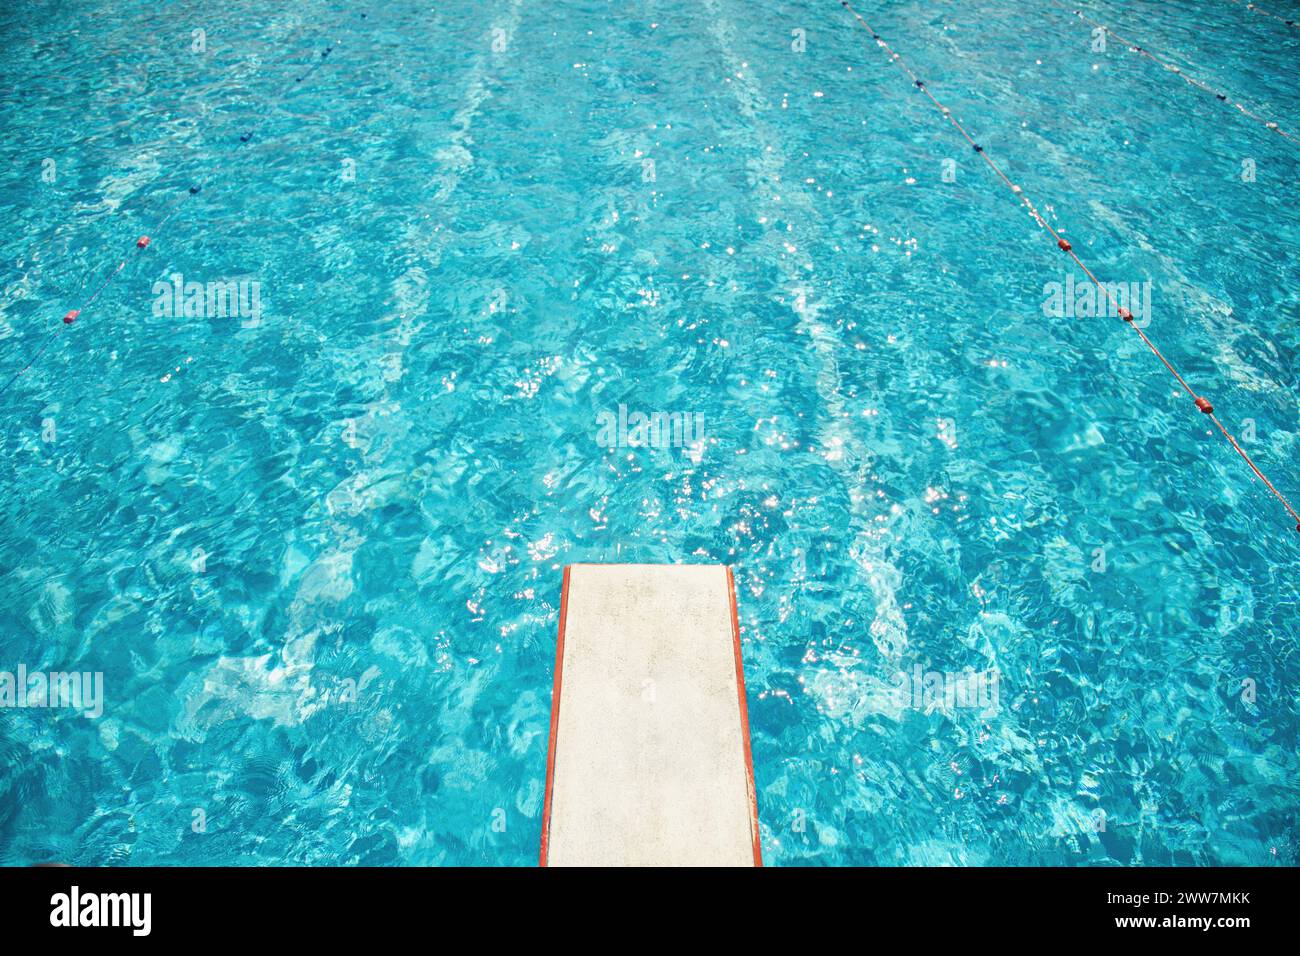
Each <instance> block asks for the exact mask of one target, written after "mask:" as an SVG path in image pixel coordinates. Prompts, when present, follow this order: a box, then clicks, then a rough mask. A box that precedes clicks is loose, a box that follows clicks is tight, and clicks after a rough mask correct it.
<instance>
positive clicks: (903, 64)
mask: <svg viewBox="0 0 1300 956" xmlns="http://www.w3.org/2000/svg"><path fill="white" fill-rule="evenodd" d="M1053 2H1055V0H1053ZM840 6H842V7H843V8H844V9H845V10H847V11H849V13H851V14H853V17H854V19H856V20H857V21H858V23H860V24H861V25H862V26H863V28H864V29H866V31H867V32H868V33H870V34H871V38H872V39H873V40H875V41H876V45H877V46H879V47H880V48H881V49H882V50H884V51H885V52H886V53H888V54H889V58H890V60H892V61H893V62H895V63H897V64H898V65H899V67H900V68H901V69H902V70H903V72H904V73H906V74H907V75H908V76H909V77H911V79H912V82H913V83H914V84H915V86H916V88H917V89H919V90H920V91H921V92H922V93H924V94H925V95H926V97H927V98H928V99H929V100H930V102H931V103H933V104H934V107H935V108H936V109H937V110H938V111H939V112H940V113H942V114H943V115H944V116H945V117H946V118H947V120H948V122H950V123H951V124H952V125H953V126H954V127H955V128H956V130H957V132H959V133H961V135H962V137H963V138H964V139H965V140H966V142H968V143H969V144H970V145H971V148H972V149H974V150H975V152H976V153H978V154H979V156H980V158H981V159H983V160H984V162H985V163H987V164H988V167H989V168H990V169H991V170H993V172H994V173H996V174H997V176H998V178H999V179H1001V180H1002V182H1003V183H1005V184H1006V186H1007V188H1008V189H1010V190H1011V192H1012V193H1013V194H1014V195H1015V196H1016V197H1017V198H1019V200H1020V202H1021V203H1022V204H1023V205H1024V206H1025V208H1026V209H1028V210H1029V213H1030V215H1032V216H1033V217H1034V219H1035V221H1037V223H1038V224H1039V225H1040V226H1042V228H1043V229H1045V230H1047V232H1049V233H1051V235H1052V238H1054V239H1055V240H1056V245H1057V247H1058V248H1059V249H1061V251H1062V252H1064V253H1065V254H1066V255H1068V256H1069V257H1070V258H1071V259H1073V260H1074V263H1075V265H1077V266H1078V267H1079V268H1080V269H1082V270H1083V273H1084V275H1086V276H1087V277H1088V278H1089V279H1091V280H1092V283H1093V285H1095V286H1096V287H1097V290H1098V291H1099V292H1100V293H1101V294H1102V295H1104V296H1105V297H1106V299H1107V300H1108V301H1109V302H1110V304H1111V305H1112V306H1113V307H1114V308H1115V310H1116V313H1117V314H1118V315H1119V317H1120V318H1121V319H1123V320H1124V323H1125V324H1126V325H1127V326H1128V327H1129V328H1131V329H1132V330H1133V331H1134V332H1136V333H1137V334H1138V336H1139V337H1140V338H1141V339H1142V343H1143V344H1144V345H1145V346H1146V347H1147V348H1148V349H1150V350H1151V353H1152V354H1153V355H1155V357H1156V358H1158V359H1159V360H1160V361H1161V363H1162V364H1163V365H1164V366H1165V368H1167V369H1168V370H1169V372H1170V374H1172V375H1173V377H1174V378H1175V379H1177V381H1178V384H1179V385H1180V386H1181V387H1182V389H1183V391H1185V392H1186V393H1187V394H1188V395H1190V396H1191V398H1192V400H1193V402H1194V403H1195V404H1196V407H1197V408H1198V409H1200V411H1201V413H1202V414H1204V415H1206V416H1207V417H1208V418H1209V419H1210V421H1212V422H1214V424H1215V426H1216V427H1217V428H1218V429H1219V431H1220V432H1222V433H1223V437H1224V438H1226V439H1227V440H1228V443H1229V444H1230V445H1232V447H1233V449H1234V450H1235V451H1236V452H1237V454H1238V455H1240V456H1241V458H1242V459H1243V460H1244V461H1245V462H1246V464H1247V465H1249V466H1250V470H1251V471H1253V472H1254V473H1255V476H1256V477H1257V478H1259V480H1260V481H1262V482H1263V483H1264V486H1265V487H1266V488H1268V490H1269V491H1271V492H1272V493H1273V495H1274V497H1276V498H1277V500H1278V501H1280V502H1281V503H1282V507H1283V508H1285V509H1286V510H1287V512H1288V513H1289V514H1290V515H1291V517H1292V518H1294V519H1295V522H1296V531H1298V532H1300V513H1297V512H1296V510H1295V508H1293V507H1292V506H1291V502H1290V501H1288V500H1287V498H1286V496H1285V495H1283V494H1282V492H1280V491H1278V490H1277V488H1276V487H1275V486H1274V484H1273V482H1271V481H1269V479H1268V477H1267V476H1266V475H1265V474H1264V472H1263V471H1261V470H1260V468H1259V466H1258V465H1256V464H1255V461H1254V459H1252V458H1251V457H1250V455H1249V454H1247V453H1246V451H1245V449H1243V448H1242V447H1241V445H1239V444H1238V443H1237V439H1236V438H1234V437H1233V436H1232V433H1231V432H1229V431H1228V429H1227V428H1225V427H1224V425H1223V422H1221V421H1220V420H1219V418H1218V416H1217V415H1215V414H1214V406H1213V405H1212V404H1211V403H1210V401H1209V399H1207V398H1205V397H1203V396H1201V395H1198V394H1197V393H1196V392H1195V391H1194V390H1193V389H1192V387H1191V386H1190V385H1188V384H1187V381H1186V380H1185V379H1184V378H1183V376H1182V375H1181V374H1179V372H1178V369H1176V368H1175V367H1174V365H1173V363H1171V362H1170V361H1169V359H1167V358H1165V356H1164V353H1163V352H1161V351H1160V349H1159V348H1157V347H1156V344H1155V343H1154V342H1152V341H1151V339H1150V338H1149V337H1148V336H1147V334H1146V333H1145V332H1144V331H1142V329H1141V328H1139V327H1138V325H1137V324H1136V323H1135V322H1134V321H1133V313H1131V312H1130V311H1129V310H1128V309H1126V308H1124V307H1123V306H1122V305H1120V303H1119V300H1118V299H1117V298H1116V297H1115V294H1114V292H1112V291H1111V290H1110V289H1109V288H1108V287H1107V286H1106V285H1104V284H1103V283H1102V282H1101V281H1099V280H1098V279H1097V277H1096V276H1095V275H1093V274H1092V270H1091V269H1089V268H1088V267H1087V266H1086V265H1085V264H1084V262H1083V260H1082V259H1080V258H1079V254H1078V253H1076V252H1075V251H1074V247H1073V246H1072V245H1071V244H1070V243H1069V242H1068V241H1067V240H1066V239H1065V237H1064V236H1062V235H1061V234H1060V233H1059V232H1057V230H1056V229H1054V228H1053V227H1052V225H1051V224H1050V223H1049V222H1048V221H1047V220H1046V219H1044V218H1043V216H1042V214H1041V213H1039V211H1038V208H1037V207H1036V206H1035V205H1034V203H1033V201H1032V200H1031V199H1030V198H1029V197H1028V196H1027V195H1025V192H1024V190H1023V189H1022V188H1021V187H1019V186H1017V185H1016V184H1015V183H1013V182H1012V181H1011V179H1010V178H1009V177H1008V176H1007V174H1006V173H1004V172H1003V171H1002V167H1001V166H999V165H998V164H997V163H995V162H994V161H993V160H992V159H991V158H990V157H989V154H988V153H987V152H986V151H985V149H984V147H983V146H981V145H980V144H979V143H978V142H976V141H975V139H974V138H973V137H972V136H971V134H970V133H969V132H968V131H967V130H966V127H965V126H963V125H962V123H961V121H960V120H959V119H957V117H955V116H954V115H953V114H952V110H950V109H948V107H946V106H944V105H943V104H942V103H941V102H939V100H938V98H937V97H936V96H935V95H934V94H933V93H931V92H930V87H929V86H928V85H927V84H926V82H925V81H924V80H922V79H921V78H920V77H919V76H918V75H917V74H916V73H915V72H914V71H913V70H912V68H911V67H910V66H909V65H908V64H907V61H906V60H904V59H903V57H902V55H901V54H899V53H897V52H895V50H894V49H893V47H891V46H890V45H889V44H888V43H886V42H885V40H884V38H882V37H881V36H880V34H879V33H877V32H876V31H875V29H874V28H873V27H872V26H871V25H870V24H869V23H867V21H866V20H864V19H863V18H862V15H861V14H859V13H858V12H857V10H855V9H853V7H852V6H851V5H850V4H849V2H848V0H840Z"/></svg>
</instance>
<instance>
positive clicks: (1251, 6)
mask: <svg viewBox="0 0 1300 956" xmlns="http://www.w3.org/2000/svg"><path fill="white" fill-rule="evenodd" d="M1232 3H1233V5H1234V6H1238V7H1245V8H1246V9H1247V10H1250V11H1252V12H1253V13H1262V14H1263V15H1264V16H1266V17H1272V18H1273V19H1274V20H1278V21H1280V22H1282V23H1285V24H1286V25H1287V26H1289V27H1295V28H1300V21H1297V20H1295V19H1290V20H1288V19H1287V18H1286V17H1280V16H1278V15H1277V14H1276V13H1270V12H1269V11H1268V10H1264V9H1262V8H1261V7H1260V6H1259V5H1258V4H1255V3H1242V2H1241V0H1232Z"/></svg>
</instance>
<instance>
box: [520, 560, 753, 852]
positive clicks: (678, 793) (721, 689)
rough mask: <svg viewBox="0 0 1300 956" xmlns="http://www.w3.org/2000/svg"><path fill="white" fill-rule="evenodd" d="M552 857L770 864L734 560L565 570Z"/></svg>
mask: <svg viewBox="0 0 1300 956" xmlns="http://www.w3.org/2000/svg"><path fill="white" fill-rule="evenodd" d="M541 863H542V865H543V866H761V865H762V859H761V855H760V850H759V839H758V806H757V801H756V798H755V792H754V769H753V762H752V758H751V756H750V749H749V718H748V713H747V709H746V706H745V679H744V672H743V669H742V666H741V661H740V629H739V624H738V621H737V617H736V598H735V585H734V582H733V580H732V575H731V569H730V568H727V567H724V566H722V565H656V564H575V565H572V566H570V567H567V568H565V569H564V584H563V590H562V593H561V598H560V632H559V638H558V641H557V646H556V653H555V686H554V690H553V692H552V695H551V740H550V748H549V750H548V753H547V760H546V798H545V804H544V809H543V813H542V853H541Z"/></svg>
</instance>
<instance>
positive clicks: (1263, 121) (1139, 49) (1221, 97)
mask: <svg viewBox="0 0 1300 956" xmlns="http://www.w3.org/2000/svg"><path fill="white" fill-rule="evenodd" d="M1049 2H1050V3H1051V4H1052V6H1054V7H1057V8H1059V9H1061V10H1064V11H1066V12H1067V13H1073V14H1074V15H1075V16H1076V17H1078V18H1079V19H1080V20H1082V21H1083V22H1084V23H1090V24H1092V25H1093V26H1094V27H1097V28H1098V29H1101V30H1105V31H1106V33H1107V35H1108V36H1110V37H1111V38H1112V39H1114V40H1116V41H1118V42H1119V43H1122V44H1123V45H1124V46H1126V47H1128V48H1129V50H1131V51H1132V52H1133V53H1136V54H1138V55H1139V56H1144V57H1146V58H1147V59H1148V60H1150V61H1151V62H1152V63H1156V64H1158V65H1159V66H1161V67H1163V68H1164V69H1166V70H1168V71H1169V72H1170V73H1176V74H1178V75H1179V76H1181V77H1182V78H1183V79H1184V80H1186V81H1187V82H1188V84H1190V85H1191V86H1194V87H1196V88H1197V89H1198V90H1202V91H1204V92H1206V93H1209V94H1210V95H1211V96H1213V97H1214V98H1215V99H1216V100H1218V101H1219V102H1220V103H1227V104H1229V105H1231V106H1234V107H1236V109H1237V111H1238V112H1239V113H1241V114H1242V115H1243V116H1245V117H1247V118H1248V119H1252V120H1254V121H1255V122H1256V123H1259V124H1260V125H1261V126H1263V127H1264V128H1265V129H1267V130H1271V131H1272V132H1274V133H1277V135H1279V136H1281V137H1282V138H1283V139H1287V140H1290V141H1291V142H1292V143H1300V138H1297V137H1296V136H1294V135H1292V134H1291V133H1288V132H1287V131H1286V130H1284V129H1282V127H1280V126H1279V125H1278V124H1277V123H1276V122H1274V121H1273V120H1270V119H1268V118H1267V117H1265V116H1260V115H1259V114H1258V113H1256V112H1254V111H1253V110H1251V109H1250V108H1248V107H1247V106H1246V105H1245V104H1244V103H1242V102H1240V101H1239V100H1234V99H1230V98H1229V96H1228V94H1227V93H1224V92H1223V91H1221V90H1216V89H1215V88H1214V87H1212V86H1210V85H1209V84H1208V83H1203V82H1202V81H1200V80H1198V79H1197V78H1196V77H1194V76H1189V75H1188V74H1187V73H1186V72H1184V71H1183V69H1182V68H1181V67H1179V66H1175V65H1174V64H1173V63H1170V62H1169V61H1168V60H1165V59H1162V58H1161V57H1158V56H1156V55H1155V54H1154V53H1152V52H1151V51H1150V50H1149V49H1147V48H1146V47H1144V46H1142V45H1141V44H1139V43H1135V42H1134V41H1132V40H1126V39H1124V37H1122V36H1120V35H1119V34H1118V33H1116V32H1115V31H1114V30H1112V29H1111V28H1110V27H1108V26H1106V25H1105V24H1104V23H1099V22H1097V21H1096V20H1093V19H1092V18H1091V17H1087V16H1084V14H1083V11H1082V10H1079V9H1077V8H1074V7H1067V6H1066V5H1065V4H1063V3H1060V2H1059V0H1049Z"/></svg>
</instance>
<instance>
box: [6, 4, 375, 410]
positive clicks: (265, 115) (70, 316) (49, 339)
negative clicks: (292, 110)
mask: <svg viewBox="0 0 1300 956" xmlns="http://www.w3.org/2000/svg"><path fill="white" fill-rule="evenodd" d="M352 15H353V14H352V13H351V12H349V13H344V14H343V15H342V16H340V17H339V18H338V19H337V20H335V21H334V23H333V24H332V25H331V26H330V27H329V28H328V29H327V30H326V31H325V33H326V36H328V35H329V34H330V33H332V32H333V31H334V30H336V29H338V28H339V27H340V26H342V25H343V23H344V21H346V20H347V19H348V18H349V17H350V16H352ZM360 17H361V19H363V20H364V19H366V17H367V14H365V13H362V14H360ZM338 45H339V44H338V43H337V42H331V43H329V44H328V45H327V46H326V47H325V49H324V50H322V51H321V53H320V56H319V57H313V59H312V63H311V65H310V67H308V68H307V70H306V71H305V72H303V73H301V74H299V75H297V76H295V77H294V78H293V80H292V81H291V82H289V83H288V84H286V85H285V87H284V89H283V90H281V91H280V95H279V96H277V97H275V98H274V99H272V100H270V101H268V102H267V103H265V104H263V105H262V108H261V118H260V119H259V120H258V121H257V122H256V123H254V124H253V125H252V126H251V127H246V128H245V130H244V132H243V133H241V134H240V135H239V142H238V143H237V144H236V147H235V148H236V149H238V148H239V147H240V146H244V145H245V144H247V143H249V142H250V141H251V140H252V139H253V134H254V133H256V132H257V131H258V130H259V129H261V128H262V127H263V126H264V125H265V124H266V123H267V122H268V121H269V119H270V118H271V114H272V112H273V110H274V108H275V107H277V106H279V105H280V103H281V102H282V101H283V100H284V98H285V97H286V96H287V95H288V94H289V91H290V90H292V89H294V88H295V87H297V86H299V85H300V84H302V83H305V82H306V81H307V80H308V79H309V78H311V76H312V75H313V74H315V72H316V71H317V70H318V69H320V67H321V66H322V65H324V63H325V61H326V60H327V59H328V58H329V56H330V54H331V53H332V52H333V51H334V48H335V46H338ZM219 178H220V177H219V174H218V173H215V172H214V173H209V174H208V175H207V176H206V177H205V178H203V179H201V180H199V181H197V182H192V183H191V185H189V186H187V187H184V188H185V192H183V193H182V194H181V195H180V197H179V198H177V199H175V200H174V201H173V202H172V204H171V206H170V207H168V208H167V211H166V212H165V213H164V215H163V217H162V218H161V219H159V220H158V221H157V223H156V224H155V225H154V228H153V230H152V231H151V233H149V234H146V235H142V236H140V237H139V238H138V239H136V241H135V248H136V251H137V253H139V252H143V251H144V250H145V249H147V248H148V247H149V244H150V243H151V242H152V241H153V236H156V235H158V233H160V232H162V230H163V228H164V227H165V226H166V225H167V223H168V222H170V221H171V219H172V217H173V216H175V215H176V213H177V212H179V211H180V208H181V206H182V205H184V203H185V201H186V200H187V199H189V198H190V197H192V196H197V195H198V194H199V193H200V192H202V191H203V187H204V186H208V185H211V184H212V183H215V182H217V181H218V180H219ZM130 258H131V257H130V256H127V257H126V258H124V259H122V260H121V261H120V262H119V263H118V264H117V266H116V267H115V268H114V269H113V270H112V271H111V272H109V273H108V275H107V276H106V277H105V278H104V281H103V282H101V283H100V284H99V285H98V286H97V287H96V288H95V290H94V292H93V293H91V295H90V297H89V298H87V299H85V300H83V301H82V303H81V305H79V306H77V307H76V308H74V309H69V310H68V311H67V312H65V313H64V315H63V321H62V322H60V323H59V324H58V325H56V326H55V327H54V329H53V330H52V331H51V332H50V333H49V334H47V335H46V337H45V341H44V342H42V343H41V346H40V348H38V349H37V350H36V352H35V353H33V355H32V357H31V358H29V359H28V360H27V362H26V364H25V365H23V366H22V367H21V368H19V369H18V371H16V372H15V373H14V374H13V375H12V376H11V377H10V378H9V380H8V381H6V382H5V384H4V385H3V386H0V395H3V394H4V393H5V392H7V391H8V390H9V388H10V387H11V386H12V385H13V384H14V382H16V381H18V379H19V378H21V377H22V376H23V375H25V374H26V373H27V372H28V371H29V370H30V369H31V367H32V366H33V365H35V364H36V362H37V361H38V360H39V359H40V357H41V356H42V355H44V354H45V352H46V350H47V349H48V348H49V347H50V345H51V343H53V341H54V340H55V339H56V338H58V337H59V335H60V334H61V333H62V332H63V329H64V328H65V327H66V326H69V325H72V324H74V323H75V322H76V321H77V319H78V318H80V316H81V313H82V312H84V311H85V310H86V309H88V308H90V306H91V305H93V304H94V302H95V300H96V299H98V298H99V296H100V294H101V293H102V292H103V291H104V290H105V289H107V288H108V287H109V285H111V284H112V283H113V281H114V280H115V279H116V278H117V277H118V276H119V275H120V274H121V273H122V271H123V270H124V269H125V268H126V265H127V263H128V262H129V261H130Z"/></svg>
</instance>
